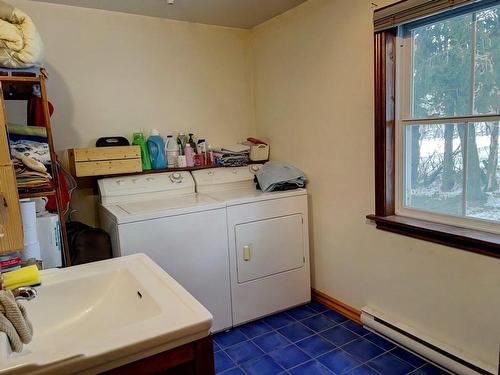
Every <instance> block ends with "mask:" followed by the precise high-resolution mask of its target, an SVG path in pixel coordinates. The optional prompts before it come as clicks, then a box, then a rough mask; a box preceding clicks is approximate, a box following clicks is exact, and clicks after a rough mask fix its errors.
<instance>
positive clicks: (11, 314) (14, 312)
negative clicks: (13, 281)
mask: <svg viewBox="0 0 500 375" xmlns="http://www.w3.org/2000/svg"><path fill="white" fill-rule="evenodd" d="M0 332H5V334H6V335H7V337H8V338H9V343H10V347H11V348H12V350H13V351H14V352H17V353H19V352H21V351H22V350H23V344H28V343H30V342H31V339H32V338H33V326H32V325H31V322H30V321H29V319H28V316H27V313H26V308H25V307H24V306H23V305H21V304H19V303H17V302H16V300H15V299H14V295H13V294H12V292H11V291H10V290H0Z"/></svg>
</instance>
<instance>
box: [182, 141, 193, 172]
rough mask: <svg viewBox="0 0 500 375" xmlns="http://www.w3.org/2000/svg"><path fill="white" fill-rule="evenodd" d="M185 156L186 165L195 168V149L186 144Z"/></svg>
mask: <svg viewBox="0 0 500 375" xmlns="http://www.w3.org/2000/svg"><path fill="white" fill-rule="evenodd" d="M184 155H186V165H187V166H188V167H194V159H193V148H192V147H191V145H190V144H189V143H186V147H185V148H184Z"/></svg>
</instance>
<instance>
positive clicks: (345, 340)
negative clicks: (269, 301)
mask: <svg viewBox="0 0 500 375" xmlns="http://www.w3.org/2000/svg"><path fill="white" fill-rule="evenodd" d="M214 356H215V370H216V372H217V374H224V375H236V374H247V375H273V374H292V375H299V374H307V375H314V374H329V375H331V374H336V375H340V374H348V375H407V374H412V375H445V374H448V373H447V372H445V371H443V370H441V369H439V368H438V367H436V366H433V365H432V364H430V363H427V362H426V361H425V360H423V359H421V358H420V357H417V356H415V355H413V354H411V353H410V352H408V351H406V350H404V349H402V348H400V347H398V346H396V345H394V344H393V343H391V342H390V341H387V340H385V339H383V338H382V337H380V336H378V335H376V334H374V333H371V332H369V331H368V330H366V329H364V328H363V327H362V326H361V325H359V324H357V323H354V322H353V321H351V320H348V319H347V318H345V317H344V316H343V315H340V314H338V313H337V312H335V311H332V310H330V309H328V307H326V306H324V305H322V304H320V303H318V302H311V303H309V304H307V305H304V306H300V307H296V308H294V309H291V310H288V311H286V312H282V313H279V314H276V315H272V316H269V317H267V318H264V319H261V320H258V321H255V322H251V323H248V324H245V325H243V326H240V327H237V328H234V329H232V330H230V331H227V332H222V333H218V334H216V335H215V336H214Z"/></svg>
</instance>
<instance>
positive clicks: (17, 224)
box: [0, 164, 24, 254]
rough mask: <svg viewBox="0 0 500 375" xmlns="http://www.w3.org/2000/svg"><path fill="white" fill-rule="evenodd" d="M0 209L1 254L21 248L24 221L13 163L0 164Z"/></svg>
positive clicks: (22, 244) (22, 245)
mask: <svg viewBox="0 0 500 375" xmlns="http://www.w3.org/2000/svg"><path fill="white" fill-rule="evenodd" d="M5 203H6V206H5ZM0 211H1V212H0V224H3V225H0V232H2V233H0V254H1V253H8V252H11V251H17V250H21V249H22V248H23V247H24V243H23V223H22V219H21V210H20V207H19V196H18V194H17V184H16V174H15V172H14V168H13V167H12V164H6V165H1V166H0ZM2 234H3V235H2Z"/></svg>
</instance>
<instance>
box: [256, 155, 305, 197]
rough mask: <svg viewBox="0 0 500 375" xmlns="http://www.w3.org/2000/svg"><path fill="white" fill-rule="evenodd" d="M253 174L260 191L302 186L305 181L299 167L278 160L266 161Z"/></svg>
mask: <svg viewBox="0 0 500 375" xmlns="http://www.w3.org/2000/svg"><path fill="white" fill-rule="evenodd" d="M255 176H256V177H257V181H258V182H259V186H260V188H261V189H262V191H273V190H285V189H286V190H289V189H290V188H291V187H295V188H302V187H304V186H305V184H306V181H307V178H306V175H305V174H304V172H302V171H301V170H300V169H297V168H295V167H294V166H292V165H290V164H287V163H284V162H279V161H270V162H267V163H266V164H264V165H263V166H262V168H261V169H260V170H259V171H258V172H257V173H256V174H255Z"/></svg>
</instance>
